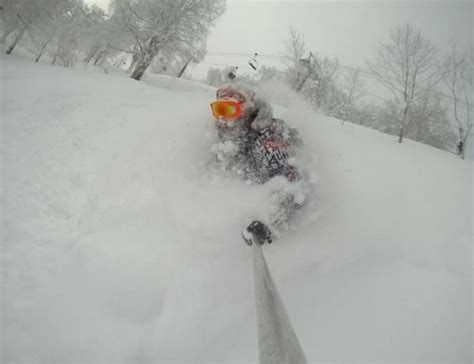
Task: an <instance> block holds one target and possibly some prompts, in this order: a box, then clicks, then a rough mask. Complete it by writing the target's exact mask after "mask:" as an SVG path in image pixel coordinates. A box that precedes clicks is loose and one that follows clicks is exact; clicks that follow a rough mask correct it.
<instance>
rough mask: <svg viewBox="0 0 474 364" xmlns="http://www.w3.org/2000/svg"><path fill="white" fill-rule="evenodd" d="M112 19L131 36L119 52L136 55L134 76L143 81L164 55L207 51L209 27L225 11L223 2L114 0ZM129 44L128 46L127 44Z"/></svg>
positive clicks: (220, 0)
mask: <svg viewBox="0 0 474 364" xmlns="http://www.w3.org/2000/svg"><path fill="white" fill-rule="evenodd" d="M111 9H112V20H113V22H115V23H116V24H117V25H119V27H120V29H121V31H122V32H123V33H124V34H125V35H126V36H128V39H123V40H122V41H121V44H115V43H113V44H112V46H113V47H115V48H118V49H123V50H126V51H129V52H131V53H132V54H133V56H134V57H133V58H134V59H133V62H132V64H133V72H132V75H131V77H132V78H133V79H136V80H140V79H141V78H142V77H143V74H144V73H145V71H146V70H147V69H148V67H149V66H150V65H151V63H152V62H153V60H154V59H155V57H156V56H157V55H158V54H159V53H161V52H163V53H174V54H182V53H184V50H189V49H190V50H193V51H195V52H196V53H200V52H202V50H203V49H205V44H206V41H207V36H208V33H209V30H210V27H211V26H213V25H214V23H215V21H216V20H217V18H218V17H219V16H220V15H222V14H223V12H224V10H225V2H224V0H161V1H156V0H114V1H113V2H112V6H111ZM127 43H128V44H127Z"/></svg>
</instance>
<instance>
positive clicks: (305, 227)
mask: <svg viewBox="0 0 474 364" xmlns="http://www.w3.org/2000/svg"><path fill="white" fill-rule="evenodd" d="M0 62H1V63H0V70H1V92H2V94H1V122H2V140H1V161H2V166H1V167H2V205H1V208H2V211H1V212H2V235H1V238H2V242H1V244H2V247H1V248H2V249H1V253H2V255H1V267H2V282H1V285H2V296H1V303H2V306H1V307H2V310H1V313H2V325H1V330H2V332H1V334H2V362H5V363H19V362H41V363H54V362H57V363H68V362H70V363H104V362H110V363H111V362H114V363H117V362H123V363H135V362H150V363H151V362H154V363H183V362H193V363H211V362H212V363H214V362H216V363H217V362H219V363H221V362H227V363H247V362H248V363H250V362H256V361H257V360H258V353H257V337H256V324H255V308H254V292H253V273H252V260H251V254H252V253H251V249H250V248H249V247H247V246H246V245H245V244H244V243H243V242H242V240H241V238H240V229H241V228H242V227H243V226H245V225H246V224H247V223H248V222H249V221H250V220H251V219H252V218H253V217H255V216H258V214H259V212H260V211H261V209H262V206H265V203H266V202H267V198H268V193H269V188H270V187H269V186H268V185H264V186H255V185H254V186H251V185H246V184H245V183H242V182H241V181H239V180H235V179H231V178H229V177H226V176H222V175H219V174H218V173H216V172H212V171H210V170H209V169H208V168H206V166H207V163H208V161H209V159H210V157H211V152H210V146H211V145H212V143H213V141H214V139H215V134H214V130H213V127H212V120H211V118H210V115H209V107H208V103H209V101H211V100H212V98H213V93H214V91H213V89H212V88H210V87H207V86H204V85H201V84H199V83H195V82H191V81H185V80H176V79H172V78H165V77H158V76H152V75H147V76H146V79H145V81H144V82H136V81H134V80H131V79H129V78H127V77H126V75H124V74H120V73H111V74H104V73H103V72H101V71H99V70H92V69H90V70H84V69H81V68H76V69H66V68H62V67H52V66H49V65H46V64H35V63H34V62H32V61H31V60H29V59H24V58H19V57H15V56H10V57H5V56H2V57H1V58H0ZM262 92H263V93H264V94H266V95H267V96H268V97H270V98H271V100H272V101H273V102H274V103H276V104H278V103H280V104H282V105H280V106H278V105H276V110H277V111H278V113H279V116H281V117H283V118H284V119H286V120H287V122H288V123H289V124H291V125H292V126H295V127H297V128H298V129H300V132H301V133H302V135H303V138H304V141H305V144H306V152H307V155H308V158H307V160H305V164H306V168H307V170H308V171H309V172H310V173H311V176H312V178H313V181H314V182H315V187H316V188H315V191H314V194H313V196H311V199H312V200H311V201H312V202H311V203H310V204H309V206H308V208H307V211H306V212H305V215H304V216H303V217H302V218H301V220H300V221H299V222H298V224H297V226H296V227H295V230H296V231H294V232H292V233H291V234H287V235H285V236H282V237H281V238H280V239H278V240H277V241H275V242H274V244H272V245H268V246H264V252H265V255H266V258H267V261H268V264H269V266H270V269H271V270H272V273H273V276H274V279H275V282H276V284H277V285H278V287H279V290H280V294H281V297H282V299H283V301H284V302H285V304H286V308H287V311H288V313H289V315H290V317H291V319H292V322H293V325H294V328H295V331H296V333H297V335H298V337H299V340H300V342H301V345H302V347H303V349H304V351H305V353H306V356H307V358H308V361H309V362H327V361H337V362H341V361H344V362H446V363H448V362H449V363H452V362H470V361H471V359H472V276H471V274H472V203H473V199H472V190H471V189H472V162H469V161H462V160H460V159H459V158H457V157H456V156H454V155H451V154H448V153H445V152H442V151H439V150H436V149H433V148H430V147H427V146H425V145H422V144H418V143H414V142H410V141H408V140H407V141H406V142H404V143H403V144H402V145H400V144H398V143H397V142H396V140H395V138H394V137H391V136H388V135H384V134H380V133H378V132H375V131H373V130H369V129H365V128H361V127H357V126H354V125H352V124H349V123H345V124H344V125H341V123H340V122H339V121H337V120H335V119H331V118H327V117H324V116H321V115H317V114H314V113H312V112H311V111H310V108H309V107H308V106H307V105H305V104H304V103H303V102H301V101H298V100H297V99H296V98H290V99H289V100H287V96H288V94H287V93H286V91H284V90H283V89H282V88H280V87H275V86H274V85H273V86H271V87H267V88H266V89H265V90H262ZM285 100H287V101H288V102H286V103H285V102H284V101H285ZM282 101H283V102H282Z"/></svg>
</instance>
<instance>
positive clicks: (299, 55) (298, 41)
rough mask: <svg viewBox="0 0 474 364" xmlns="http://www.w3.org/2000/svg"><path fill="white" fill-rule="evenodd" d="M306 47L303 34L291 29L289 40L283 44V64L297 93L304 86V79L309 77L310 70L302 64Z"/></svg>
mask: <svg viewBox="0 0 474 364" xmlns="http://www.w3.org/2000/svg"><path fill="white" fill-rule="evenodd" d="M305 53H306V47H305V43H304V38H303V34H301V33H300V32H298V31H297V30H296V29H295V28H290V31H289V35H288V38H287V39H286V40H285V41H284V43H283V53H282V58H283V62H284V63H285V65H286V67H287V72H286V73H287V78H288V81H289V83H290V86H291V88H293V89H294V90H296V91H299V90H301V87H302V86H303V83H304V82H302V79H305V78H306V77H307V73H308V70H307V68H306V67H305V66H304V64H303V63H302V60H303V57H304V54H305Z"/></svg>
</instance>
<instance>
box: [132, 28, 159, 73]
mask: <svg viewBox="0 0 474 364" xmlns="http://www.w3.org/2000/svg"><path fill="white" fill-rule="evenodd" d="M157 54H158V49H157V43H156V37H153V38H151V40H150V43H149V45H148V47H147V49H146V51H145V53H144V54H142V55H141V56H140V59H139V60H138V62H137V66H136V67H135V69H134V70H133V73H132V75H131V76H130V78H133V79H134V80H137V81H140V80H141V79H142V77H143V74H144V73H145V71H146V70H147V69H148V67H149V66H150V64H151V62H152V61H153V58H155V56H156V55H157Z"/></svg>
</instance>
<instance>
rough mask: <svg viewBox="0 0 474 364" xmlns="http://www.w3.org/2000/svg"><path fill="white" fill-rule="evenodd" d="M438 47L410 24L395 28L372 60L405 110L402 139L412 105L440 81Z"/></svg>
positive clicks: (380, 78)
mask: <svg viewBox="0 0 474 364" xmlns="http://www.w3.org/2000/svg"><path fill="white" fill-rule="evenodd" d="M437 57H438V51H437V49H436V48H435V47H434V46H433V45H432V44H431V42H430V41H429V40H428V39H426V38H425V37H423V35H422V34H421V33H420V32H419V31H418V30H416V29H415V28H413V27H412V26H411V25H409V24H407V25H405V26H399V27H396V28H393V29H392V31H391V34H390V40H389V41H388V42H386V43H382V44H381V45H380V47H379V48H378V50H377V56H376V60H375V61H374V62H372V63H369V67H370V69H371V71H372V74H373V75H374V76H375V78H376V79H377V80H378V81H379V82H380V83H381V84H382V85H383V86H385V87H386V88H387V89H388V90H390V92H391V93H392V95H393V97H394V100H396V101H397V103H398V105H399V108H400V110H401V114H402V115H401V118H400V122H399V142H400V143H401V142H402V141H403V137H404V135H405V132H406V129H407V127H408V126H409V125H412V126H413V125H414V124H415V121H414V120H409V119H408V118H409V115H410V108H411V107H412V106H413V105H414V104H415V103H416V102H417V100H420V99H423V98H424V97H425V96H426V95H427V93H429V92H431V91H432V90H433V88H434V87H435V85H436V84H437V83H438V82H439V81H440V79H441V75H440V72H439V69H438V67H437Z"/></svg>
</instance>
